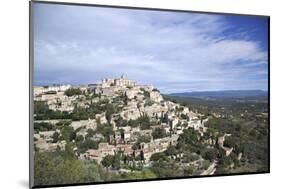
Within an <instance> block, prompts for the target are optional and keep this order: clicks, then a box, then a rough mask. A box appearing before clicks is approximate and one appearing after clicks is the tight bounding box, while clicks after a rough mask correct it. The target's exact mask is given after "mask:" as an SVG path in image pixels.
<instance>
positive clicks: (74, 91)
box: [64, 88, 82, 96]
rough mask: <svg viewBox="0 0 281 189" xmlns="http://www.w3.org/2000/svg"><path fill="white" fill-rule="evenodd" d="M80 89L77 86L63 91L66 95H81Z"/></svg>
mask: <svg viewBox="0 0 281 189" xmlns="http://www.w3.org/2000/svg"><path fill="white" fill-rule="evenodd" d="M81 94H82V91H81V90H80V89H79V88H69V89H67V90H66V91H65V92H64V95H66V96H74V95H81Z"/></svg>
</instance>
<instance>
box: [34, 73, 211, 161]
mask: <svg viewBox="0 0 281 189" xmlns="http://www.w3.org/2000/svg"><path fill="white" fill-rule="evenodd" d="M71 87H73V86H70V85H57V86H50V87H34V100H35V101H44V102H46V103H47V105H48V106H49V108H50V109H52V110H57V111H66V112H72V111H73V109H74V104H75V105H76V106H79V107H82V108H88V104H90V103H91V102H93V101H94V102H98V101H99V100H101V99H108V100H109V103H111V104H114V105H116V106H118V107H119V109H120V110H119V111H118V112H115V113H114V114H113V115H112V120H111V122H110V124H111V125H112V127H113V131H114V134H113V135H111V136H110V138H109V141H107V142H101V143H99V145H98V149H88V150H87V151H86V152H85V153H83V154H80V156H79V157H80V158H81V159H94V160H96V161H97V162H100V161H101V160H102V158H103V157H105V156H106V155H114V154H115V153H116V152H120V151H121V152H122V153H124V154H133V153H134V154H135V155H138V154H140V153H142V154H143V156H144V158H145V159H146V160H149V158H150V157H151V155H152V154H154V153H158V152H162V151H165V150H166V149H167V147H168V146H169V145H174V144H176V142H177V139H178V137H179V134H181V133H183V130H184V129H187V128H193V129H195V130H198V131H199V132H200V133H201V134H203V133H204V132H205V131H206V127H205V126H204V123H205V122H206V121H208V119H204V120H202V119H201V116H202V115H200V114H199V113H196V112H192V111H190V110H189V108H188V107H185V106H181V105H179V104H177V103H173V102H171V101H166V100H164V99H163V97H162V95H161V94H160V92H159V91H158V90H157V89H155V88H154V87H153V86H151V85H138V84H137V83H136V82H135V81H133V80H129V79H127V78H125V77H124V76H121V77H120V78H116V79H109V78H107V79H103V80H102V82H101V83H99V84H89V85H88V86H78V88H79V89H80V90H81V91H83V92H84V94H87V95H88V96H92V98H91V99H87V98H85V96H84V94H82V95H74V96H66V95H65V91H66V90H68V89H70V88H71ZM76 87H77V86H76ZM182 115H184V116H182ZM142 116H148V117H149V118H150V122H151V126H150V128H149V129H141V127H140V126H137V127H132V126H131V125H129V121H130V120H137V119H139V118H140V117H142ZM120 118H122V120H125V121H126V122H125V123H126V125H118V124H116V120H117V119H120ZM97 120H99V124H104V123H107V122H108V120H107V119H106V115H105V112H103V113H101V114H96V115H95V118H94V119H88V120H79V121H71V124H70V125H69V126H70V127H73V129H74V130H77V129H79V131H78V132H77V135H82V136H85V135H86V134H87V131H88V129H92V130H96V128H97V125H98V123H97ZM42 121H45V122H48V123H52V124H55V123H57V122H59V121H61V120H42ZM157 128H161V129H163V130H164V131H165V133H166V135H165V137H163V138H158V139H153V136H152V132H153V131H154V130H155V129H157ZM54 132H55V131H47V133H46V132H39V133H36V134H35V136H34V137H35V138H36V142H35V145H36V147H38V148H39V149H41V150H43V151H48V150H49V151H52V150H54V149H55V148H57V147H60V148H61V149H63V147H64V145H65V142H63V141H59V142H58V143H55V144H54V143H50V140H51V136H52V135H53V134H54ZM56 132H58V133H59V131H56ZM140 136H146V137H148V138H150V139H151V140H150V141H149V142H143V143H141V144H140V146H141V147H140V148H139V149H135V150H134V149H133V145H134V143H136V142H137V141H138V138H139V137H140ZM93 140H96V141H99V140H103V141H104V136H103V135H102V134H100V133H97V134H95V135H94V136H93Z"/></svg>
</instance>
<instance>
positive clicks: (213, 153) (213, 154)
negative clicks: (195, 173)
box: [203, 148, 218, 161]
mask: <svg viewBox="0 0 281 189" xmlns="http://www.w3.org/2000/svg"><path fill="white" fill-rule="evenodd" d="M217 156H218V150H217V149H215V148H213V149H207V150H206V151H205V152H203V158H204V159H207V160H210V161H213V160H215V159H216V158H217Z"/></svg>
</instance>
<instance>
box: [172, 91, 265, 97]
mask: <svg viewBox="0 0 281 189" xmlns="http://www.w3.org/2000/svg"><path fill="white" fill-rule="evenodd" d="M169 95H170V96H179V97H197V98H244V97H267V95H268V92H267V91H263V90H224V91H197V92H183V93H172V94H169Z"/></svg>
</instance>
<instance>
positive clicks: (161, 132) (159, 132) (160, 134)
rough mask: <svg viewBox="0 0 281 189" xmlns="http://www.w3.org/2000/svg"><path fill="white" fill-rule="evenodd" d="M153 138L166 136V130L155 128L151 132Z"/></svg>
mask: <svg viewBox="0 0 281 189" xmlns="http://www.w3.org/2000/svg"><path fill="white" fill-rule="evenodd" d="M152 136H153V139H158V138H164V137H166V136H167V135H166V131H165V129H163V128H156V129H154V131H153V132H152Z"/></svg>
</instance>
